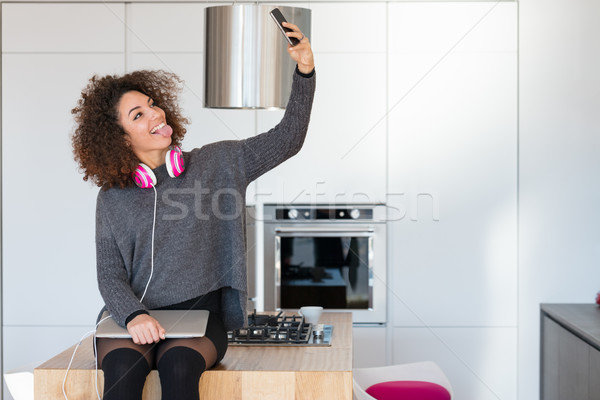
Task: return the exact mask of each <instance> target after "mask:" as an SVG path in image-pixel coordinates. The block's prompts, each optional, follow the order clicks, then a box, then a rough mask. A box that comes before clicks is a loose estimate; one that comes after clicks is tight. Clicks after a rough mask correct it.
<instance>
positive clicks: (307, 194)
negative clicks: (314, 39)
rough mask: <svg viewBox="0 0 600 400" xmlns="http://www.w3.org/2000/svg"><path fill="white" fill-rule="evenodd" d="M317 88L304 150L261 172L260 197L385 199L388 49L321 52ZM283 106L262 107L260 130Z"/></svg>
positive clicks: (340, 200) (317, 200)
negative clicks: (361, 52) (362, 52)
mask: <svg viewBox="0 0 600 400" xmlns="http://www.w3.org/2000/svg"><path fill="white" fill-rule="evenodd" d="M315 57H316V58H317V66H316V69H317V89H316V94H315V100H314V103H313V109H312V114H311V122H310V126H309V130H308V135H307V137H306V140H305V143H304V147H303V148H302V150H301V151H300V153H299V154H297V155H296V156H294V157H293V158H292V159H290V160H288V161H286V162H285V163H284V164H283V165H281V166H279V167H278V168H276V169H275V170H273V171H270V172H268V173H267V174H265V175H264V176H263V177H261V178H259V180H258V185H257V194H258V195H259V196H260V197H261V199H265V201H266V200H268V201H283V202H296V203H302V202H305V203H306V202H310V203H333V202H336V203H360V202H362V203H375V202H379V201H383V200H385V175H386V150H385V149H386V125H385V110H386V109H385V93H386V79H385V54H370V55H369V57H360V56H357V55H356V54H350V53H340V54H329V53H320V54H316V55H315ZM282 115H283V114H282V112H279V113H278V114H276V113H268V112H266V111H261V112H259V113H258V121H257V124H258V130H259V131H265V130H268V129H270V128H271V127H272V126H274V125H275V124H276V123H277V122H278V121H279V120H280V119H281V116H282Z"/></svg>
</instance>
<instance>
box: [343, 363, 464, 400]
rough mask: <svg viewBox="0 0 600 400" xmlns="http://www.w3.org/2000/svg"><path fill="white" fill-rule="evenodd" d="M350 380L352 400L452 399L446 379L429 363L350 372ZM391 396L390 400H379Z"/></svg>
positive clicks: (359, 369) (356, 369) (386, 399)
mask: <svg viewBox="0 0 600 400" xmlns="http://www.w3.org/2000/svg"><path fill="white" fill-rule="evenodd" d="M352 380H353V393H354V399H355V400H388V399H406V400H417V399H418V400H451V399H452V397H453V396H454V393H453V392H452V386H451V385H450V382H449V381H448V378H447V377H446V375H445V374H444V372H443V371H442V369H441V368H440V367H439V366H438V365H437V364H436V363H434V362H431V361H423V362H417V363H409V364H399V365H389V366H384V367H374V368H354V369H353V370H352ZM391 393H393V397H382V396H386V395H388V394H391ZM377 396H380V397H377ZM411 396H412V397H411ZM427 396H429V397H427Z"/></svg>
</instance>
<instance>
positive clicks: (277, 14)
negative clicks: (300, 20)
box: [269, 8, 300, 46]
mask: <svg viewBox="0 0 600 400" xmlns="http://www.w3.org/2000/svg"><path fill="white" fill-rule="evenodd" d="M269 14H271V18H273V21H275V23H276V24H277V26H278V27H279V30H280V31H281V33H283V36H285V38H286V39H287V41H288V43H289V44H291V45H292V46H295V45H297V44H298V43H300V41H299V40H298V38H295V37H289V36H288V35H286V34H285V33H286V32H293V31H292V30H291V29H290V28H286V27H284V26H283V25H282V24H283V23H284V22H287V20H286V19H285V17H284V16H283V14H282V13H281V11H279V8H274V9H273V10H271V12H270V13H269Z"/></svg>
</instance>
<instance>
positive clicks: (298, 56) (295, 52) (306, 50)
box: [282, 22, 315, 74]
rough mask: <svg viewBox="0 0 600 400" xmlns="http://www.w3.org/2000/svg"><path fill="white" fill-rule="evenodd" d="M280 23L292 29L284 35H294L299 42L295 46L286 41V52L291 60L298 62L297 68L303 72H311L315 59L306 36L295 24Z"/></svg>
mask: <svg viewBox="0 0 600 400" xmlns="http://www.w3.org/2000/svg"><path fill="white" fill-rule="evenodd" d="M282 25H283V26H284V27H286V28H289V29H291V30H292V32H286V35H287V36H289V37H295V38H296V39H298V40H299V43H298V44H297V45H295V46H292V45H291V44H289V43H288V47H287V49H288V53H289V54H290V57H292V60H294V61H296V63H298V70H299V71H300V72H302V73H303V74H308V73H310V72H312V70H313V69H314V68H315V60H314V57H313V52H312V48H311V46H310V42H309V40H308V38H307V37H306V36H304V34H303V33H302V32H301V31H300V28H298V27H297V26H296V25H294V24H292V23H290V22H283V23H282Z"/></svg>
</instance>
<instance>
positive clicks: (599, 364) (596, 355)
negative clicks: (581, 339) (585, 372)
mask: <svg viewBox="0 0 600 400" xmlns="http://www.w3.org/2000/svg"><path fill="white" fill-rule="evenodd" d="M589 388H590V393H589V399H590V400H593V399H600V351H598V350H597V349H595V348H591V349H590V385H589Z"/></svg>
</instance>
